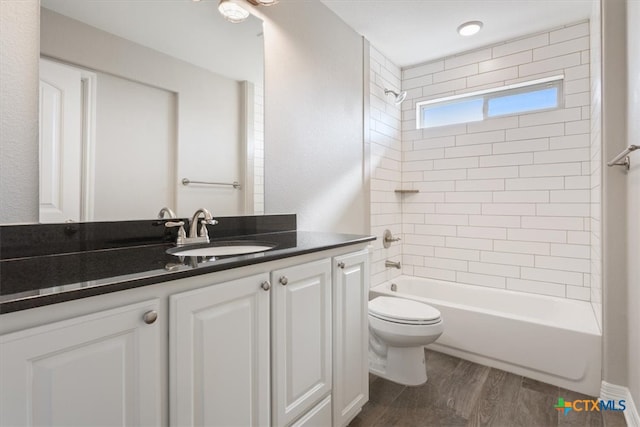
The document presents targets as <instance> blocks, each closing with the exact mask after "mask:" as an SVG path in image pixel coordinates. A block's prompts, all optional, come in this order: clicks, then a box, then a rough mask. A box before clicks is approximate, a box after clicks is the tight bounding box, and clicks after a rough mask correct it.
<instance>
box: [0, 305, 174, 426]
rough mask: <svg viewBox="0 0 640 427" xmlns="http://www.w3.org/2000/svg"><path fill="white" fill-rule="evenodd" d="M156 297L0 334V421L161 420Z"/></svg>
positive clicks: (9, 423)
mask: <svg viewBox="0 0 640 427" xmlns="http://www.w3.org/2000/svg"><path fill="white" fill-rule="evenodd" d="M158 315H159V316H160V317H162V313H160V305H159V300H158V299H154V300H150V301H146V302H143V303H138V304H132V305H127V306H124V307H120V308H116V309H111V310H106V311H101V312H98V313H94V314H90V315H85V316H80V317H75V318H72V319H70V320H64V321H59V322H53V323H50V324H46V325H44V326H38V327H34V328H29V329H24V330H22V331H19V332H15V333H10V334H6V335H2V336H0V378H1V379H2V381H0V425H2V426H31V425H58V426H66V425H78V426H80V425H81V426H98V425H100V426H104V425H109V426H124V425H127V426H134V425H135V426H158V425H160V424H161V406H160V393H159V389H160V381H161V370H160V354H161V351H162V349H161V346H160V340H159V335H160V334H159V329H158V324H159V322H156V317H157V316H158Z"/></svg>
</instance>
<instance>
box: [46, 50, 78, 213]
mask: <svg viewBox="0 0 640 427" xmlns="http://www.w3.org/2000/svg"><path fill="white" fill-rule="evenodd" d="M82 122H83V105H82V73H81V72H80V70H77V69H74V68H71V67H66V66H64V65H61V64H57V63H55V62H51V61H46V60H41V61H40V222H46V223H53V222H65V221H80V219H81V209H80V206H81V201H80V189H81V182H80V178H81V156H82Z"/></svg>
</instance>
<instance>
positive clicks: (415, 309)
mask: <svg viewBox="0 0 640 427" xmlns="http://www.w3.org/2000/svg"><path fill="white" fill-rule="evenodd" d="M443 331H444V323H443V321H442V318H441V317H440V312H439V311H438V310H437V309H435V308H434V307H431V306H430V305H427V304H424V303H421V302H418V301H413V300H409V299H404V298H396V297H386V296H379V297H376V298H374V299H372V300H371V301H369V372H371V373H372V374H374V375H377V376H379V377H382V378H385V379H388V380H390V381H393V382H396V383H399V384H404V385H412V386H415V385H420V384H424V383H425V382H426V381H427V370H426V365H425V359H424V346H425V345H427V344H430V343H432V342H434V341H435V340H437V339H438V337H439V336H440V335H442V332H443Z"/></svg>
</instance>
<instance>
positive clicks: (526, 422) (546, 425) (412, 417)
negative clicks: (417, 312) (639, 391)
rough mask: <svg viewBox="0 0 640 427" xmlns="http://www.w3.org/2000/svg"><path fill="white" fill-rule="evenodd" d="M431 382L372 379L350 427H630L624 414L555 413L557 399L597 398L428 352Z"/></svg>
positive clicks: (428, 368) (428, 373) (609, 412)
mask: <svg viewBox="0 0 640 427" xmlns="http://www.w3.org/2000/svg"><path fill="white" fill-rule="evenodd" d="M426 356H427V376H428V378H429V379H428V380H427V382H426V384H424V385H422V386H418V387H407V386H402V385H399V384H396V383H393V382H391V381H387V380H384V379H382V378H378V377H375V376H373V375H370V378H369V379H370V383H369V390H370V394H369V402H368V403H367V404H366V405H365V406H364V408H363V409H362V411H361V412H360V414H358V416H357V417H356V418H354V419H353V421H352V422H351V423H350V424H349V427H361V426H362V427H374V426H380V427H390V426H402V427H418V426H496V427H503V426H504V427H518V426H523V427H556V426H558V427H563V426H576V427H577V426H580V427H582V426H584V427H587V426H589V427H590V426H605V427H618V426H620V427H622V426H626V422H625V419H624V415H623V414H622V413H621V412H613V411H603V412H576V411H570V412H569V413H568V414H567V415H564V414H563V413H561V412H559V411H557V410H556V409H554V405H555V404H556V403H557V402H558V398H559V397H562V398H564V399H565V400H566V401H573V400H578V399H593V397H590V396H585V395H582V394H580V393H576V392H573V391H569V390H565V389H562V388H559V387H556V386H553V385H550V384H545V383H542V382H539V381H535V380H532V379H529V378H525V377H521V376H518V375H514V374H511V373H508V372H505V371H501V370H498V369H494V368H489V367H486V366H482V365H478V364H475V363H472V362H468V361H466V360H461V359H458V358H455V357H452V356H448V355H445V354H442V353H437V352H432V351H427V352H426Z"/></svg>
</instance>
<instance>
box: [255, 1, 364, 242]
mask: <svg viewBox="0 0 640 427" xmlns="http://www.w3.org/2000/svg"><path fill="white" fill-rule="evenodd" d="M260 13H261V14H262V18H263V19H264V35H265V211H266V212H267V213H278V212H292V213H296V214H297V215H298V228H300V229H303V230H322V231H338V232H354V233H363V234H364V233H367V232H368V212H369V207H368V198H367V197H366V194H365V193H366V192H367V191H368V187H367V182H366V179H365V171H364V154H363V150H364V145H363V105H362V103H363V54H364V52H363V40H362V38H361V37H360V36H359V35H358V34H357V33H356V32H355V31H354V30H353V29H351V28H350V27H348V26H347V25H346V24H345V23H344V22H343V21H341V20H340V19H339V18H338V17H337V16H336V15H335V14H334V13H333V12H331V11H330V10H329V9H328V8H327V7H326V6H324V5H323V4H322V3H321V2H320V1H319V0H310V1H288V2H283V3H281V4H280V5H279V6H277V7H272V8H261V9H260Z"/></svg>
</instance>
